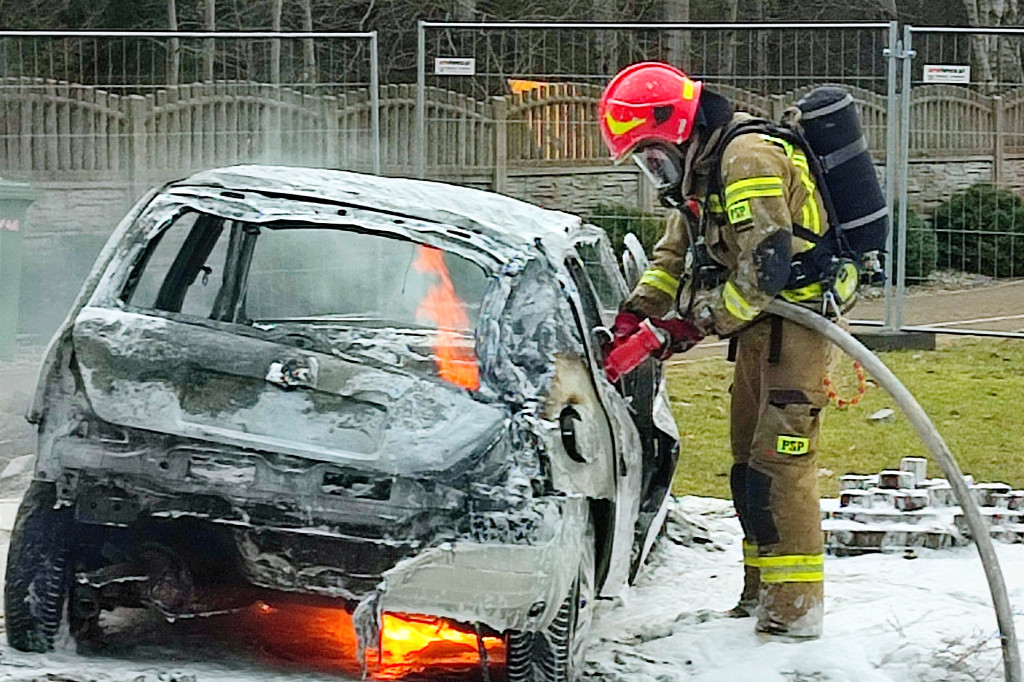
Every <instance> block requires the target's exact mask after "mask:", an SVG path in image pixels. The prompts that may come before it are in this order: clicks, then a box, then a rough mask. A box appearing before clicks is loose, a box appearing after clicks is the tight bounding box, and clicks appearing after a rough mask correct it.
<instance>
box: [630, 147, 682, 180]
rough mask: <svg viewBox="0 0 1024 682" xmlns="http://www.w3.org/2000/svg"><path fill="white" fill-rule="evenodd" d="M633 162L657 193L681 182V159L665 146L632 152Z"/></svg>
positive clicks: (643, 148)
mask: <svg viewBox="0 0 1024 682" xmlns="http://www.w3.org/2000/svg"><path fill="white" fill-rule="evenodd" d="M633 161H634V162H635V163H636V165H638V166H640V170H642V171H643V172H644V175H646V176H647V179H648V180H650V181H651V184H653V185H654V188H655V189H656V190H658V192H664V191H666V190H669V189H672V188H673V187H677V186H678V185H679V184H680V183H682V181H683V168H682V158H681V156H680V155H679V153H678V152H677V151H676V150H674V149H671V148H670V147H668V146H667V145H661V144H652V145H647V146H645V147H641V148H640V149H637V150H636V151H635V152H633Z"/></svg>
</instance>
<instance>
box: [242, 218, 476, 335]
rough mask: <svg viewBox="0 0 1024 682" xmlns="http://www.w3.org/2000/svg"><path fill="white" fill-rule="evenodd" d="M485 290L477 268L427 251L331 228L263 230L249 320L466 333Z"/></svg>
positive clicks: (251, 278)
mask: <svg viewBox="0 0 1024 682" xmlns="http://www.w3.org/2000/svg"><path fill="white" fill-rule="evenodd" d="M486 287H487V277H486V275H485V274H484V271H483V270H482V269H481V268H480V267H479V266H477V265H475V264H473V263H471V262H470V261H468V260H466V259H464V258H461V257H459V256H456V255H454V254H451V253H447V252H444V251H441V250H439V249H434V248H432V247H429V246H424V245H421V244H415V243H412V242H408V241H403V240H398V239H391V238H387V237H381V236H378V235H371V234H362V233H358V232H350V231H344V230H337V229H329V228H301V227H289V228H278V229H263V230H262V231H261V233H260V235H259V238H258V239H257V240H256V245H255V248H254V250H253V254H252V262H251V266H250V268H249V274H248V285H247V287H246V294H245V315H246V317H247V318H248V319H250V320H252V321H253V322H267V321H301V320H304V319H310V320H324V319H327V320H329V319H342V320H349V321H351V322H353V323H362V324H366V325H370V326H409V327H426V328H437V329H450V330H453V331H458V332H469V331H471V330H472V329H473V327H474V325H475V324H476V318H477V315H478V314H479V310H480V302H481V300H482V299H483V295H484V291H485V289H486Z"/></svg>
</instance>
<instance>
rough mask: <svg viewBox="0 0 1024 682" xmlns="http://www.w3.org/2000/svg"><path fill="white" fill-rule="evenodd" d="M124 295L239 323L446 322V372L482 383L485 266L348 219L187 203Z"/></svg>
mask: <svg viewBox="0 0 1024 682" xmlns="http://www.w3.org/2000/svg"><path fill="white" fill-rule="evenodd" d="M127 282H128V283H127V285H126V287H125V290H124V292H123V294H122V298H123V299H124V300H125V302H126V303H129V304H130V305H131V306H133V307H136V308H142V309H151V310H158V311H164V312H170V313H178V314H181V315H185V316H194V317H202V318H208V319H214V320H220V321H223V322H233V323H236V324H244V325H249V326H254V325H260V326H264V325H281V324H296V325H302V324H318V325H323V324H328V325H330V324H336V325H338V326H353V327H364V328H389V329H399V330H401V329H406V330H409V329H412V330H425V331H436V333H435V334H433V335H432V345H433V351H434V360H435V363H436V365H437V371H438V373H439V375H440V376H441V377H442V378H444V379H446V380H448V381H450V382H452V383H454V384H456V385H459V386H463V387H466V388H471V389H476V388H478V387H479V376H478V369H477V362H476V356H475V352H474V342H473V336H474V329H475V327H476V323H477V319H478V317H479V314H480V307H481V303H482V301H483V297H484V294H485V292H486V290H487V286H488V277H487V274H486V273H485V271H484V270H483V269H482V268H481V267H480V266H479V265H477V264H475V263H473V262H472V261H470V260H468V259H466V258H463V257H462V256H459V255H457V254H454V253H451V252H449V251H445V250H443V249H440V248H436V247H433V246H428V245H424V244H418V243H415V242H411V241H407V240H404V239H398V238H394V237H390V236H382V235H378V234H367V233H361V232H355V231H352V230H346V229H339V228H337V227H333V226H332V227H310V226H307V225H301V224H299V225H295V224H286V225H274V226H267V225H256V224H253V223H245V222H241V221H234V220H230V219H226V218H221V217H218V216H211V215H208V214H203V213H196V212H186V213H183V214H182V215H181V216H179V217H178V218H177V219H175V220H174V221H173V222H172V224H171V225H170V226H169V227H168V228H166V229H165V230H164V231H163V232H162V233H161V234H160V235H158V236H157V237H156V238H154V239H153V240H152V242H151V243H150V246H149V248H148V249H147V250H146V253H145V254H144V255H143V257H142V258H141V259H140V260H139V262H138V263H137V264H136V266H135V267H134V269H133V271H132V272H131V273H130V274H129V276H128V279H127Z"/></svg>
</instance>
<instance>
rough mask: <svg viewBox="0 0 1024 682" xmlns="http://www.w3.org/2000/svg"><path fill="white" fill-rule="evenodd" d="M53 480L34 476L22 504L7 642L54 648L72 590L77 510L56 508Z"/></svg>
mask: <svg viewBox="0 0 1024 682" xmlns="http://www.w3.org/2000/svg"><path fill="white" fill-rule="evenodd" d="M56 501H57V491H56V488H55V486H54V485H53V484H52V483H46V482H43V481H33V482H32V485H31V486H30V487H29V489H28V491H27V492H26V493H25V497H24V499H23V500H22V502H21V506H20V507H19V508H18V516H17V517H16V518H15V521H14V531H13V532H12V533H11V545H10V549H9V551H8V554H7V577H6V579H5V583H4V615H5V619H6V627H7V643H8V644H10V645H11V646H12V647H14V648H15V649H18V650H20V651H38V652H44V651H50V650H52V649H53V639H54V637H55V636H56V634H57V628H58V627H60V623H61V618H62V616H63V611H64V598H65V595H66V594H67V592H68V564H69V554H70V552H69V551H68V548H69V535H70V531H71V509H70V508H68V507H64V508H61V509H54V505H55V504H56Z"/></svg>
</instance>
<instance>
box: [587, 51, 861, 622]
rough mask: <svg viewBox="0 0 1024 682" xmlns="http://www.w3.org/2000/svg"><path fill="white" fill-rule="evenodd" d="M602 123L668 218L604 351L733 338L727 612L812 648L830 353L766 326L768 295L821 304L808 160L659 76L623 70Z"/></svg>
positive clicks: (691, 88)
mask: <svg viewBox="0 0 1024 682" xmlns="http://www.w3.org/2000/svg"><path fill="white" fill-rule="evenodd" d="M599 115H600V126H601V132H602V135H603V138H604V141H605V143H606V145H607V146H608V148H609V150H610V151H611V154H612V157H613V159H614V160H615V161H616V162H621V161H623V160H625V159H626V158H628V157H632V159H633V160H635V161H636V162H637V164H638V165H639V166H640V168H641V169H642V170H643V171H644V173H645V174H646V175H647V177H648V178H649V179H650V180H651V182H652V183H653V184H654V186H655V187H656V188H657V191H658V194H659V197H660V199H661V201H662V203H664V204H666V205H667V206H670V207H672V208H674V209H676V210H674V211H672V212H671V214H670V217H669V219H668V222H667V225H666V229H665V233H664V235H663V236H662V238H661V239H660V240H659V241H658V243H657V244H656V245H655V247H654V252H653V254H652V259H651V264H650V267H649V269H648V270H647V271H646V272H644V273H643V276H642V277H641V278H640V281H639V283H638V284H637V286H636V288H635V289H634V291H633V292H632V294H631V295H630V296H629V297H628V299H627V300H626V301H625V303H624V304H623V306H622V309H621V310H620V312H619V314H618V316H617V318H616V322H615V326H614V328H613V339H612V344H613V345H618V344H621V343H622V342H623V341H625V340H626V339H628V338H629V337H630V336H631V335H632V334H633V333H635V331H636V330H637V329H638V327H639V325H640V323H641V322H642V321H643V320H644V319H645V318H647V319H649V320H650V321H651V323H652V324H654V325H655V326H657V327H660V328H661V329H663V330H664V333H665V334H667V335H668V337H669V338H670V340H669V342H668V343H667V344H666V347H665V349H664V352H663V353H662V357H663V358H665V357H667V356H668V355H670V354H671V353H672V352H673V351H675V352H678V351H684V350H687V349H689V348H690V347H692V346H693V345H694V344H696V343H697V342H699V341H700V340H701V339H702V338H703V337H705V336H707V335H711V334H715V335H718V336H719V337H724V338H729V339H730V356H733V357H734V358H735V363H736V364H735V371H734V378H733V385H732V388H731V393H732V397H731V405H730V441H731V446H732V455H733V462H734V463H733V466H732V470H731V476H730V484H731V489H732V495H733V501H734V505H735V507H736V512H737V514H738V515H739V518H740V522H741V524H742V527H743V533H744V542H743V556H744V583H743V591H742V594H741V596H740V599H739V603H738V604H737V605H736V607H735V608H734V609H732V610H731V611H730V612H729V614H730V615H732V616H736V617H744V616H750V615H753V616H756V619H757V621H756V630H757V631H758V632H759V633H765V634H769V635H779V636H784V637H786V638H813V637H818V636H820V634H821V627H822V612H823V580H824V553H823V536H822V531H821V520H820V515H819V494H818V466H817V462H816V459H817V441H818V431H819V426H820V422H821V411H822V409H823V408H824V407H825V403H826V402H827V395H826V391H825V388H824V378H825V375H826V371H827V367H828V364H829V360H830V354H831V346H830V344H829V342H828V341H827V340H825V339H824V337H820V336H818V335H816V334H814V333H812V332H811V331H809V330H806V329H804V328H803V327H800V326H798V325H796V324H793V323H791V322H789V321H785V320H783V319H782V318H779V317H775V316H769V315H766V314H764V313H762V311H763V310H764V308H765V307H766V306H767V305H768V303H769V302H770V301H771V300H772V299H774V298H775V297H782V298H784V299H786V300H788V301H792V302H799V303H801V304H804V305H812V306H814V307H816V308H817V309H819V310H820V309H821V307H822V303H823V296H824V295H825V294H824V293H823V292H824V291H825V289H823V285H822V283H821V282H820V281H819V280H817V279H814V278H811V279H813V280H814V281H813V282H812V283H811V284H810V285H808V284H806V282H807V281H809V280H808V279H806V278H804V279H799V278H797V277H795V275H796V274H797V271H798V270H800V271H801V272H802V271H803V270H806V269H807V268H809V267H810V263H812V262H813V261H814V260H815V259H814V258H811V256H812V255H814V254H815V251H814V249H815V248H816V246H817V245H818V244H820V243H821V241H822V240H821V236H822V235H824V234H825V233H826V232H827V231H828V230H829V224H828V223H829V221H828V218H827V214H826V207H825V205H824V203H823V200H822V196H821V193H820V192H819V191H818V189H817V187H816V183H815V179H814V176H813V174H812V173H811V171H810V169H809V167H808V160H807V156H806V154H805V152H804V151H803V150H802V149H801V148H800V147H799V146H797V145H794V144H793V143H792V141H787V140H786V139H783V138H781V137H777V136H773V135H771V134H768V133H766V132H764V131H763V129H762V131H761V132H758V129H757V128H756V126H752V125H750V121H751V120H752V117H750V116H748V115H747V114H743V113H734V112H733V108H732V106H731V105H730V104H729V103H728V101H727V100H725V99H724V98H723V97H722V96H720V95H718V94H716V93H714V92H712V91H710V90H709V89H707V88H705V87H703V84H702V83H701V82H700V81H695V80H691V79H690V78H688V77H687V76H686V74H684V73H683V72H682V71H680V70H678V69H676V68H674V67H672V66H669V65H667V64H661V63H652V62H648V63H642V64H635V65H633V66H631V67H628V68H626V69H625V70H623V71H622V72H620V73H619V74H618V75H616V76H615V78H614V79H613V80H612V81H611V82H610V83H609V85H608V87H607V88H606V89H605V91H604V94H603V95H602V98H601V101H600V105H599ZM745 124H746V125H745ZM741 126H742V127H743V128H742V130H741V131H740V132H739V134H736V133H737V131H738V130H739V129H740V127H741ZM822 251H824V249H822V250H821V251H819V252H818V253H821V252H822ZM681 281H683V282H684V286H683V290H682V291H681V290H680V282H681ZM847 298H851V299H852V297H849V296H848V297H847ZM844 300H845V299H844ZM666 315H668V317H666Z"/></svg>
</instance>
